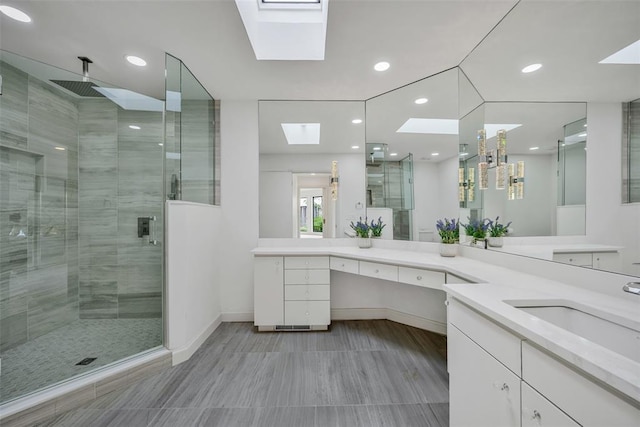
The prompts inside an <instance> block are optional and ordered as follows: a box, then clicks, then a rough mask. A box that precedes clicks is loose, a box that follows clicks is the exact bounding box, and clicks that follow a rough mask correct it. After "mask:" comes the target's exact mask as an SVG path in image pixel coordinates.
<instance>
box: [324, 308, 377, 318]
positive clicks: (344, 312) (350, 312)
mask: <svg viewBox="0 0 640 427" xmlns="http://www.w3.org/2000/svg"><path fill="white" fill-rule="evenodd" d="M386 318H387V309H386V308H332V309H331V320H371V319H386Z"/></svg>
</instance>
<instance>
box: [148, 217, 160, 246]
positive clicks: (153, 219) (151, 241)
mask: <svg viewBox="0 0 640 427" xmlns="http://www.w3.org/2000/svg"><path fill="white" fill-rule="evenodd" d="M149 221H150V223H151V234H150V235H149V244H150V245H151V246H158V244H160V242H158V241H157V240H156V228H157V223H158V219H157V218H156V216H155V215H154V216H150V217H149Z"/></svg>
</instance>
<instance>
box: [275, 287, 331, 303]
mask: <svg viewBox="0 0 640 427" xmlns="http://www.w3.org/2000/svg"><path fill="white" fill-rule="evenodd" d="M329 288H330V286H329V285H287V286H285V287H284V299H285V301H313V300H315V301H329V298H330V293H329Z"/></svg>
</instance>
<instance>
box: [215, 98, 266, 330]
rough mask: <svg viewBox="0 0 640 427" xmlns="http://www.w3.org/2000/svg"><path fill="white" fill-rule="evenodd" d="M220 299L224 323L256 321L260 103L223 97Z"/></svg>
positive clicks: (221, 112) (219, 242)
mask: <svg viewBox="0 0 640 427" xmlns="http://www.w3.org/2000/svg"><path fill="white" fill-rule="evenodd" d="M220 114H221V118H220V121H221V129H220V131H221V140H222V142H221V144H222V147H221V150H222V152H221V155H222V177H221V181H222V230H221V232H220V239H219V240H218V244H219V245H220V246H222V247H223V250H222V254H221V256H222V265H224V268H223V269H222V270H221V274H220V279H221V289H220V297H221V304H222V313H223V320H224V321H233V320H252V319H253V268H252V266H253V255H252V254H251V250H252V249H253V248H255V247H256V246H257V245H258V222H259V216H258V198H259V190H258V186H259V184H258V183H259V168H258V102H257V101H222V104H221V110H220Z"/></svg>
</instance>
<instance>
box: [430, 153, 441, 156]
mask: <svg viewBox="0 0 640 427" xmlns="http://www.w3.org/2000/svg"><path fill="white" fill-rule="evenodd" d="M431 155H432V156H439V155H440V153H431Z"/></svg>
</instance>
